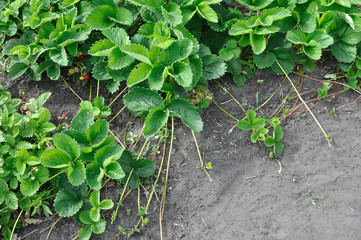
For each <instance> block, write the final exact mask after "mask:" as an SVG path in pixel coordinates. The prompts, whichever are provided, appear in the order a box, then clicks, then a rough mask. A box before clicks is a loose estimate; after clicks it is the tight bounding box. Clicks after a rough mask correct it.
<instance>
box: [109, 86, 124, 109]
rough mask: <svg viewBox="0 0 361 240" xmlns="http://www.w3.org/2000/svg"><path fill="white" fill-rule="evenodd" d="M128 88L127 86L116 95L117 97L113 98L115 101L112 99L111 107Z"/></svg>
mask: <svg viewBox="0 0 361 240" xmlns="http://www.w3.org/2000/svg"><path fill="white" fill-rule="evenodd" d="M127 89H128V87H125V88H124V89H123V90H122V91H121V92H120V93H119V94H118V96H116V97H115V98H114V99H113V101H111V102H110V103H109V105H108V107H110V106H111V105H112V104H113V103H114V102H115V101H116V100H117V99H118V98H119V97H120V95H122V93H123V92H124V91H125V90H127Z"/></svg>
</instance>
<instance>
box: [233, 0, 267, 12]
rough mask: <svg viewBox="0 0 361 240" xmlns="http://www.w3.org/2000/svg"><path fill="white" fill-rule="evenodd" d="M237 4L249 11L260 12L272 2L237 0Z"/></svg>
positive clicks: (265, 0) (264, 0)
mask: <svg viewBox="0 0 361 240" xmlns="http://www.w3.org/2000/svg"><path fill="white" fill-rule="evenodd" d="M237 2H238V3H239V4H241V5H243V6H246V7H248V8H250V9H251V10H255V11H258V10H261V9H263V8H265V7H267V6H268V5H270V4H271V3H272V2H273V0H257V1H254V0H237Z"/></svg>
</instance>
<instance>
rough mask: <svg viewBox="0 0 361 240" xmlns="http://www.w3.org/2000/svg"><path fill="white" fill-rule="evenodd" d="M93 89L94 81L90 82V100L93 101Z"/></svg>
mask: <svg viewBox="0 0 361 240" xmlns="http://www.w3.org/2000/svg"><path fill="white" fill-rule="evenodd" d="M92 90H93V83H92V82H90V91H89V102H91V101H92Z"/></svg>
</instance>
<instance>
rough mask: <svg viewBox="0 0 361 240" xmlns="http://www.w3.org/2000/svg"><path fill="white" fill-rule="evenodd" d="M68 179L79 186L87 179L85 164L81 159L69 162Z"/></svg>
mask: <svg viewBox="0 0 361 240" xmlns="http://www.w3.org/2000/svg"><path fill="white" fill-rule="evenodd" d="M68 179H69V182H70V183H71V184H73V185H74V186H78V185H80V184H82V183H83V182H84V180H85V166H84V163H83V162H81V161H79V160H78V161H75V162H72V163H70V164H69V169H68Z"/></svg>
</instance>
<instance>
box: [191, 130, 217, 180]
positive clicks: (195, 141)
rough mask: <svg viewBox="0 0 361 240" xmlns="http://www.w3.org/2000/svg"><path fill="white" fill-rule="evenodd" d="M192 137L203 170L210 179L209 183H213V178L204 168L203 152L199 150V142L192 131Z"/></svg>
mask: <svg viewBox="0 0 361 240" xmlns="http://www.w3.org/2000/svg"><path fill="white" fill-rule="evenodd" d="M192 135H193V139H194V143H195V144H196V148H197V152H198V157H199V161H200V162H201V168H202V169H203V170H204V171H205V173H206V174H207V176H208V178H209V181H210V182H212V181H213V180H212V178H211V176H210V175H209V173H208V171H207V170H206V167H205V166H204V164H203V160H202V155H201V151H200V150H199V146H198V142H197V138H196V136H195V135H194V132H193V130H192Z"/></svg>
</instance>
